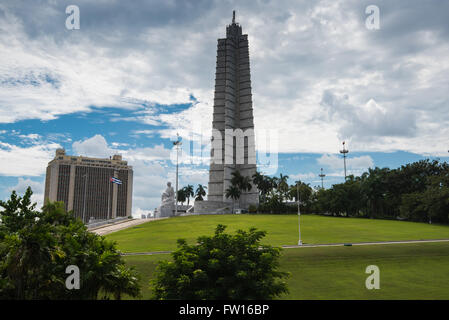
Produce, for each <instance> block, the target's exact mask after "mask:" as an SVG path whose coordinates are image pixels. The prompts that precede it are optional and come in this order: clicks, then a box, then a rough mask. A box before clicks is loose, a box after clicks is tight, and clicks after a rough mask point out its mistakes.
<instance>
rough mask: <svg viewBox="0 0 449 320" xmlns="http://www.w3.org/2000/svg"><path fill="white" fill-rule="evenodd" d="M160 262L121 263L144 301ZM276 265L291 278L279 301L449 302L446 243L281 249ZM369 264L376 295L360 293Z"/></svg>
mask: <svg viewBox="0 0 449 320" xmlns="http://www.w3.org/2000/svg"><path fill="white" fill-rule="evenodd" d="M310 218H311V217H310ZM162 259H170V255H166V254H164V255H154V256H129V257H125V260H126V262H127V263H128V264H129V265H134V266H136V268H137V270H138V271H139V273H140V274H141V276H142V279H141V283H142V286H143V298H144V299H149V298H150V296H151V292H150V290H149V288H148V281H149V279H150V277H151V276H152V274H153V272H154V269H155V266H156V263H157V261H159V260H162ZM280 262H281V269H282V270H284V271H288V272H290V273H291V277H290V278H289V281H288V284H289V289H290V294H289V295H287V296H283V297H281V298H282V299H449V243H420V244H397V245H373V246H352V247H321V248H300V249H284V251H283V255H282V257H281V260H280ZM372 264H374V265H377V266H378V267H379V269H380V289H379V290H367V289H366V288H365V280H366V277H367V276H368V274H365V268H366V267H367V266H368V265H372Z"/></svg>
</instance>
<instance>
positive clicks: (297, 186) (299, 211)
mask: <svg viewBox="0 0 449 320" xmlns="http://www.w3.org/2000/svg"><path fill="white" fill-rule="evenodd" d="M296 193H297V199H298V232H299V240H298V246H302V240H301V209H300V208H299V204H300V200H299V180H298V181H297V182H296Z"/></svg>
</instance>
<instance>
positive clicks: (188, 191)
mask: <svg viewBox="0 0 449 320" xmlns="http://www.w3.org/2000/svg"><path fill="white" fill-rule="evenodd" d="M184 191H185V194H186V197H187V205H189V203H190V197H193V196H194V195H195V194H194V192H193V186H192V185H191V184H188V185H187V187H184Z"/></svg>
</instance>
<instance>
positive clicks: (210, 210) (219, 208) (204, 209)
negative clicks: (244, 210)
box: [193, 200, 232, 214]
mask: <svg viewBox="0 0 449 320" xmlns="http://www.w3.org/2000/svg"><path fill="white" fill-rule="evenodd" d="M193 213H194V214H225V213H232V203H228V202H223V201H208V200H205V201H195V203H194V206H193Z"/></svg>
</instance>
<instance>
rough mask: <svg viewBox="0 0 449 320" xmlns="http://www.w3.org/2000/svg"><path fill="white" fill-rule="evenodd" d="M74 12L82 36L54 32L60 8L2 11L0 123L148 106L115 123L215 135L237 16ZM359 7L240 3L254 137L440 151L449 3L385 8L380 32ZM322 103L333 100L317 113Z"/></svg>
mask: <svg viewBox="0 0 449 320" xmlns="http://www.w3.org/2000/svg"><path fill="white" fill-rule="evenodd" d="M81 3H82V4H83V8H84V9H83V13H82V15H83V17H85V18H87V20H84V21H90V23H89V24H83V25H82V27H81V28H82V29H81V30H80V32H67V30H65V29H64V28H63V27H61V26H59V25H58V24H57V23H58V22H57V21H59V20H58V19H57V17H58V15H60V13H61V12H62V11H60V10H59V9H60V8H59V7H58V5H57V3H56V2H47V3H44V4H42V5H41V6H40V7H39V8H38V9H36V10H34V7H33V9H28V10H25V9H24V8H20V6H19V5H18V6H14V5H8V4H7V3H5V4H2V6H1V9H2V12H3V14H4V15H3V16H2V17H3V18H2V20H0V29H2V30H8V33H2V34H1V36H0V59H1V60H2V65H1V66H0V84H1V85H2V86H3V87H4V88H6V89H7V90H1V91H0V122H9V123H10V122H15V121H18V120H21V119H41V120H49V119H54V118H55V117H58V116H59V115H62V114H67V113H71V112H76V111H85V112H88V111H89V108H90V107H91V106H92V105H95V106H100V107H104V106H113V107H123V108H140V107H141V106H142V105H146V106H148V111H149V112H148V113H146V114H141V115H137V116H136V117H135V118H130V119H121V120H129V121H136V120H137V121H141V122H144V123H147V124H149V125H159V124H161V123H162V124H168V126H169V128H168V129H167V130H160V133H161V134H162V136H163V137H168V136H172V135H173V134H174V133H176V131H179V132H180V134H182V135H183V136H188V134H184V133H183V132H185V131H188V132H190V131H193V132H195V134H196V133H198V129H197V127H196V126H195V127H194V128H193V129H191V124H192V123H193V122H194V121H198V122H199V121H203V120H204V123H205V125H204V126H202V128H203V129H204V132H210V129H209V128H210V123H211V117H212V104H213V90H214V71H215V70H214V68H215V50H216V39H217V38H219V37H223V36H224V35H225V25H226V24H228V23H229V22H230V17H231V11H232V5H231V4H230V3H228V2H225V3H223V2H210V3H208V4H207V5H205V4H204V3H201V2H198V3H190V2H189V3H188V5H186V4H185V3H183V2H176V1H174V2H171V3H170V5H167V4H166V2H164V1H161V2H152V3H148V4H145V3H142V2H137V3H135V4H128V3H127V4H126V6H127V8H129V10H126V13H127V14H126V15H125V14H124V13H123V12H125V11H124V10H123V6H124V5H123V4H121V3H120V2H114V3H110V4H108V5H107V6H106V5H104V4H102V3H101V4H96V3H94V2H81ZM364 4H365V2H363V1H362V2H360V1H356V0H352V1H331V0H321V1H314V2H305V1H303V2H297V1H284V2H283V3H282V5H279V3H278V1H263V2H258V3H257V5H255V4H254V3H253V2H252V1H247V2H239V6H238V10H237V21H238V22H240V23H241V24H242V26H243V32H244V33H248V35H249V45H250V59H251V72H252V89H253V100H254V101H253V102H254V114H255V124H256V129H258V128H264V129H275V130H278V131H279V152H320V153H323V152H325V153H329V152H335V148H336V146H338V145H339V141H341V139H345V140H350V141H351V145H352V148H353V150H354V151H391V150H405V151H411V152H418V153H421V154H422V153H424V154H426V153H430V154H433V155H441V154H443V151H444V152H446V149H447V138H445V137H447V134H448V129H446V128H447V127H448V123H449V118H448V116H447V106H448V103H449V102H448V98H447V92H448V91H449V81H447V77H448V76H447V75H448V74H449V58H448V57H449V42H448V41H447V36H448V34H449V33H448V32H447V19H446V18H447V17H446V16H445V15H444V12H446V11H447V4H441V3H438V5H435V4H436V2H433V1H428V2H426V4H423V3H422V2H418V1H410V4H409V8H410V9H409V10H403V8H402V5H401V4H399V3H398V4H393V3H391V4H389V7H388V8H389V10H385V11H382V25H381V29H380V30H378V31H376V32H372V31H369V30H367V29H366V28H365V26H364V19H365V15H364V9H365V7H364ZM27 6H31V4H27ZM30 12H32V14H31V13H30ZM224 12H225V13H226V12H228V13H229V14H228V15H226V14H223V13H224ZM95 14H96V16H94V15H95ZM148 15H152V17H153V19H148V17H147V16H148ZM94 18H95V19H94ZM416 21H420V23H416ZM130 22H132V23H130ZM36 26H39V27H36ZM327 92H329V93H332V95H333V96H334V97H335V99H336V100H335V101H334V102H335V103H333V104H329V103H324V104H323V103H322V102H323V97H325V96H326V93H327ZM191 94H192V95H194V96H195V97H196V99H197V100H198V101H197V103H194V104H193V106H192V107H190V108H189V109H188V110H185V111H182V112H179V113H176V114H174V115H173V114H163V115H158V114H155V113H154V112H152V111H154V110H153V107H154V105H155V104H156V103H158V104H165V105H169V107H170V105H172V104H176V103H189V102H191V97H190V95H191ZM345 97H347V99H346V98H345ZM329 111H330V113H331V115H332V117H330V118H329V117H328V115H329ZM117 120H120V119H117ZM207 135H210V134H209V133H207ZM349 138H350V139H349ZM442 150H443V151H442Z"/></svg>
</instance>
